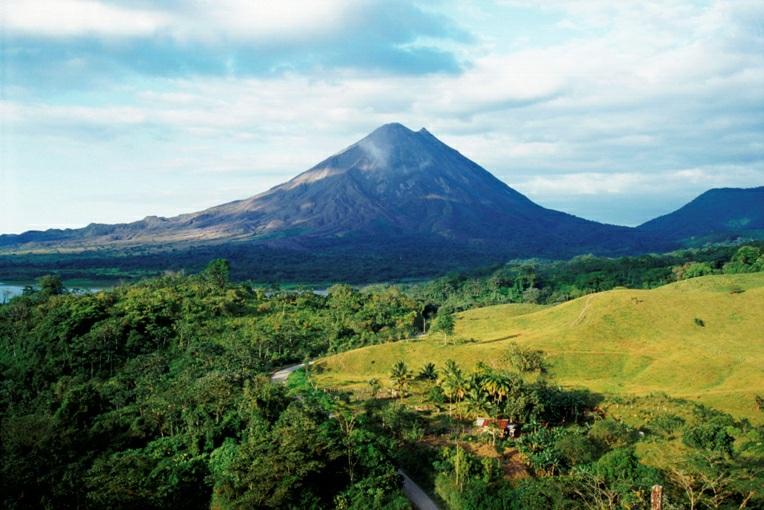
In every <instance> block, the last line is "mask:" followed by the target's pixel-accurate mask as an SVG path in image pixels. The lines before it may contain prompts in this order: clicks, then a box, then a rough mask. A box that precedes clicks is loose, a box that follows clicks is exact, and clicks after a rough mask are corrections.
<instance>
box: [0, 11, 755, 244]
mask: <svg viewBox="0 0 764 510" xmlns="http://www.w3.org/2000/svg"><path fill="white" fill-rule="evenodd" d="M0 28H1V29H2V30H1V31H0V233H18V232H22V231H26V230H30V229H35V230H37V229H45V228H53V227H55V228H73V227H81V226H85V225H87V224H89V223H91V222H96V223H116V222H127V221H134V220H138V219H141V218H143V217H145V216H148V215H159V216H173V215H176V214H180V213H183V212H192V211H196V210H200V209H203V208H206V207H209V206H213V205H217V204H220V203H223V202H227V201H231V200H235V199H240V198H245V197H248V196H251V195H254V194H256V193H259V192H261V191H265V190H266V189H268V188H270V187H272V186H274V185H276V184H278V183H280V182H283V181H285V180H287V179H289V178H291V177H293V176H294V175H296V174H298V173H299V172H301V171H303V170H306V169H308V168H309V167H311V166H313V165H314V164H316V163H318V162H319V161H321V160H323V159H324V158H326V157H328V156H330V155H331V154H334V153H336V152H338V151H339V150H341V149H342V148H344V147H346V146H348V145H350V144H352V143H354V142H355V141H357V140H358V139H360V138H361V137H363V136H364V135H366V134H367V133H369V132H370V131H372V130H373V129H374V128H376V127H378V126H379V125H381V124H384V123H387V122H401V123H403V124H405V125H407V126H408V127H410V128H412V129H415V130H418V129H420V128H421V127H426V128H427V129H428V130H429V131H431V132H432V133H433V134H434V135H435V136H437V137H438V138H440V139H441V140H442V141H444V142H445V143H447V144H449V145H451V146H452V147H454V148H455V149H457V150H459V151H460V152H462V153H463V154H464V155H466V156H467V157H469V158H471V159H473V160H474V161H476V162H477V163H479V164H480V165H482V166H483V167H485V168H486V169H487V170H489V171H490V172H492V173H493V174H494V175H496V176H497V177H499V178H500V179H502V180H503V181H504V182H506V183H507V184H509V185H510V186H512V187H513V188H515V189H517V190H518V191H520V192H521V193H524V194H526V195H528V196H529V197H530V198H531V199H533V200H535V201H537V202H538V203H540V204H541V205H543V206H545V207H550V208H555V209H560V210H563V211H566V212H570V213H573V214H576V215H578V216H582V217H585V218H589V219H594V220H598V221H603V222H607V223H616V224H623V225H637V224H640V223H642V222H644V221H646V220H648V219H650V218H652V217H655V216H657V215H660V214H665V213H668V212H670V211H672V210H674V209H676V208H678V207H680V206H681V205H683V204H684V203H686V202H687V201H689V200H691V199H692V198H694V197H695V196H697V195H698V194H700V193H702V192H703V191H705V190H707V189H710V188H714V187H751V186H757V185H764V2H761V0H751V1H746V0H740V1H735V0H724V1H690V0H677V1H672V0H662V1H653V0H640V1H636V0H634V1H631V0H624V1H619V2H612V1H610V0H568V1H562V0H544V1H543V2H541V1H539V2H531V1H526V0H482V1H473V2H464V1H459V0H422V1H417V2H411V1H402V0H313V1H308V0H279V2H269V1H265V0H214V1H213V0H188V1H181V0H157V1H153V2H149V1H145V0H129V1H128V0H109V1H107V0H14V1H13V2H0Z"/></svg>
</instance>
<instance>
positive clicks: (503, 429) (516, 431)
mask: <svg viewBox="0 0 764 510" xmlns="http://www.w3.org/2000/svg"><path fill="white" fill-rule="evenodd" d="M475 426H476V427H480V428H481V429H482V430H483V432H491V433H494V431H497V430H498V431H499V433H500V437H501V438H502V439H504V438H507V437H510V438H516V437H517V436H519V435H520V424H519V423H513V422H511V421H510V420H508V419H506V418H478V419H476V420H475Z"/></svg>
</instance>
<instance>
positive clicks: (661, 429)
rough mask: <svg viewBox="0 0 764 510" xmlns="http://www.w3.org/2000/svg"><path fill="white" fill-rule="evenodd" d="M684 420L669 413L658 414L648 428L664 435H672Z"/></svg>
mask: <svg viewBox="0 0 764 510" xmlns="http://www.w3.org/2000/svg"><path fill="white" fill-rule="evenodd" d="M683 425H684V419H683V418H682V417H680V416H677V415H675V414H671V413H663V414H659V415H658V416H656V417H655V418H653V419H652V420H651V421H650V428H651V429H652V430H653V431H655V432H657V433H659V434H664V435H672V434H674V433H675V432H676V431H678V430H679V429H681V428H682V426H683Z"/></svg>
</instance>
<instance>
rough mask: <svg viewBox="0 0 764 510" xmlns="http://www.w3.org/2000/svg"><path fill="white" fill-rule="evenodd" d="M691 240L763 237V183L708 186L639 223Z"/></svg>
mask: <svg viewBox="0 0 764 510" xmlns="http://www.w3.org/2000/svg"><path fill="white" fill-rule="evenodd" d="M639 230H642V231H645V232H652V233H654V234H657V235H661V236H664V237H669V238H672V239H679V240H683V241H685V242H688V243H695V244H697V243H699V242H708V241H714V240H719V239H722V240H723V239H728V238H730V237H734V236H739V237H749V238H760V237H761V236H762V233H763V232H764V186H759V187H758V188H748V189H740V188H720V189H712V190H708V191H706V192H705V193H703V194H702V195H700V196H698V197H697V198H696V199H694V200H693V201H692V202H690V203H688V204H687V205H685V206H683V207H681V208H680V209H678V210H676V211H674V212H672V213H670V214H667V215H665V216H661V217H659V218H655V219H653V220H650V221H648V222H647V223H644V224H642V225H640V226H639Z"/></svg>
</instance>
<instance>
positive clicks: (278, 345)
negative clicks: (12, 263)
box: [0, 246, 764, 509]
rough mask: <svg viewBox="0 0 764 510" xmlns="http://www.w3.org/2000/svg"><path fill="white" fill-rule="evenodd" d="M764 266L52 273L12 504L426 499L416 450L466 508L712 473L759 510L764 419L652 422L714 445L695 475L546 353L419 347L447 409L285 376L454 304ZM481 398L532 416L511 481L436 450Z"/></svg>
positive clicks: (441, 487)
mask: <svg viewBox="0 0 764 510" xmlns="http://www.w3.org/2000/svg"><path fill="white" fill-rule="evenodd" d="M763 261H764V259H763V258H762V255H761V250H760V248H759V247H758V246H748V247H742V248H738V247H723V248H717V249H712V250H703V251H693V252H683V253H681V254H671V255H666V256H661V257H647V258H625V259H598V258H592V257H587V258H578V259H574V260H572V261H569V262H560V263H544V264H536V265H527V264H522V265H516V264H510V265H507V266H503V267H501V268H499V269H496V270H494V271H490V272H486V273H485V274H479V275H462V276H457V277H448V278H443V279H440V280H436V281H433V282H430V283H427V284H422V285H418V286H415V287H412V288H408V287H407V288H403V287H395V286H375V287H369V288H366V289H363V290H357V289H354V288H352V287H350V286H347V285H335V286H333V287H331V288H330V289H329V291H328V294H327V295H326V296H322V295H317V294H314V293H313V292H309V291H282V290H279V289H278V288H275V287H270V288H263V287H260V288H258V287H253V286H252V285H249V284H243V283H232V282H231V281H230V267H229V265H228V263H227V262H225V261H223V260H216V261H213V262H212V263H210V264H209V265H208V266H207V268H206V269H205V270H204V271H203V272H201V273H199V274H198V275H191V276H188V275H183V274H167V275H164V276H162V277H158V278H155V279H151V280H146V281H144V282H140V283H135V284H130V285H121V286H118V287H115V288H113V289H110V290H107V291H100V292H96V293H85V294H82V293H70V292H67V290H66V289H65V288H64V286H63V285H62V283H61V279H60V277H58V276H48V277H44V278H42V279H41V280H40V282H39V285H38V286H36V287H35V288H29V289H28V290H27V291H26V292H25V294H24V295H22V296H20V297H17V298H14V299H12V300H11V301H10V302H9V303H7V304H4V305H0V371H1V372H2V383H1V386H0V415H1V416H2V421H1V423H0V454H1V455H2V461H1V462H0V470H1V472H0V491H1V492H2V496H1V497H2V504H3V506H4V507H6V508H168V507H172V508H175V507H184V508H207V507H210V506H212V507H214V508H364V509H370V508H406V507H407V505H408V503H407V501H406V500H405V498H404V497H403V495H402V493H401V491H400V483H401V482H400V478H399V476H398V475H397V473H396V469H397V468H398V467H400V466H403V467H405V468H406V469H407V470H409V471H410V472H411V473H413V474H414V475H415V476H417V477H418V479H420V480H424V481H428V480H429V482H428V483H429V484H430V486H431V487H433V488H434V490H435V491H436V492H437V494H438V495H439V496H440V497H441V499H442V500H443V502H444V503H445V504H447V505H448V507H449V508H454V509H456V508H464V509H467V508H579V507H580V505H581V504H583V502H587V504H589V503H590V502H591V501H590V500H589V499H587V498H588V497H589V496H585V495H586V494H589V493H590V491H595V492H592V494H599V495H600V496H601V497H602V498H605V499H608V498H610V501H611V502H615V503H614V504H616V506H612V505H611V506H610V507H612V508H616V507H624V505H625V506H628V507H633V508H638V507H639V508H641V507H642V506H644V505H643V504H642V503H644V501H645V500H644V494H645V493H644V491H645V490H646V487H648V486H649V485H650V484H652V483H654V482H656V481H659V482H661V483H663V484H665V485H666V487H668V488H669V489H670V490H671V491H674V493H676V494H680V493H682V494H684V492H686V491H687V490H690V489H692V490H695V491H696V492H697V491H699V494H700V495H701V496H702V497H703V498H706V499H705V500H703V501H710V500H708V497H709V496H708V494H709V491H711V490H712V489H711V488H709V487H712V488H713V490H717V489H718V490H720V491H721V490H722V489H723V491H725V492H724V495H725V496H724V498H722V497H721V496H719V498H720V499H719V501H720V502H721V503H719V505H718V507H719V508H727V507H728V506H729V505H732V504H733V503H734V504H735V505H741V504H742V503H743V502H745V503H746V504H747V505H748V506H747V507H748V508H756V507H757V506H756V505H759V507H760V505H762V504H763V503H762V501H761V494H760V493H758V492H756V491H755V490H754V489H750V487H751V486H755V484H756V483H758V482H760V481H761V476H760V475H761V467H762V462H763V460H762V459H763V458H764V450H762V444H764V439H762V438H763V437H764V436H763V432H762V429H761V428H756V427H752V426H751V425H750V424H748V423H746V422H736V421H735V420H733V419H732V418H730V417H729V416H726V415H723V414H721V413H716V412H712V411H709V410H706V409H703V408H701V407H695V408H693V409H694V410H693V411H692V413H694V414H693V415H692V416H693V417H694V418H692V419H690V418H686V419H685V418H680V420H681V421H677V420H676V419H674V418H673V417H671V416H667V417H665V419H664V421H665V423H661V424H658V425H651V426H654V427H662V428H661V430H663V431H664V432H661V433H662V434H663V433H665V434H667V435H670V434H674V435H677V437H681V438H683V439H682V440H683V441H684V443H685V444H686V445H689V447H690V448H691V449H693V451H694V450H697V452H698V456H697V459H696V460H695V461H693V462H694V463H693V464H692V465H691V467H688V470H687V471H682V472H681V473H679V474H676V473H672V472H664V471H661V470H660V469H657V468H654V467H649V466H646V465H644V464H641V463H640V462H639V460H638V459H637V457H635V455H634V448H635V444H637V443H638V442H639V431H638V430H637V429H636V428H633V427H632V428H628V427H627V426H626V425H625V424H624V423H621V422H618V421H617V420H616V421H613V420H611V421H607V422H601V421H599V417H600V415H599V414H598V406H599V405H601V404H600V403H599V402H600V400H601V398H600V397H598V396H596V395H591V394H589V393H587V392H580V391H567V390H564V389H562V388H559V387H557V386H555V385H554V382H553V381H548V380H546V379H545V378H544V377H543V374H542V372H543V371H544V370H543V361H541V360H540V358H539V359H536V360H535V361H533V356H532V354H529V353H523V352H517V353H515V358H512V359H509V358H508V359H509V360H510V363H509V365H511V366H514V367H516V370H514V371H512V370H509V369H508V371H507V372H494V371H490V370H488V369H483V370H481V371H479V372H477V373H474V374H462V373H461V370H460V369H459V367H458V366H455V365H450V366H446V367H437V368H436V367H429V368H427V367H423V368H422V371H421V373H419V372H417V373H414V372H412V371H411V369H409V368H408V367H406V366H405V360H402V363H401V366H399V367H398V373H397V375H396V374H393V378H394V379H396V380H399V381H400V383H399V384H400V386H399V387H398V388H393V389H394V390H396V396H397V397H399V396H401V395H404V394H405V393H406V391H407V387H408V385H409V384H412V383H413V381H414V380H415V378H414V376H415V375H417V374H419V377H418V378H416V380H417V381H419V382H417V384H423V385H429V386H427V392H428V393H427V394H428V399H429V402H430V403H432V404H433V405H435V406H442V412H439V413H436V414H435V415H432V416H429V417H423V416H422V415H421V413H417V412H415V411H414V410H412V409H411V408H410V407H408V406H407V405H405V404H402V403H401V402H400V400H401V399H400V398H390V397H384V398H374V397H373V398H371V399H369V400H366V401H364V402H358V401H351V400H350V399H349V395H346V394H343V393H341V392H337V391H329V390H322V389H319V388H317V387H316V386H315V384H312V382H311V378H310V371H308V373H301V374H297V375H296V376H295V377H294V378H293V379H292V380H291V384H290V385H289V387H285V386H283V385H277V384H274V383H272V382H271V381H270V374H271V372H272V371H273V370H274V369H276V368H278V367H280V366H284V365H287V364H290V363H294V362H300V361H303V360H306V359H309V358H315V357H318V356H321V355H325V354H328V353H333V352H341V351H344V350H348V349H352V348H356V347H360V346H364V345H369V344H373V343H379V342H389V341H396V340H401V339H404V338H411V337H413V336H415V335H416V334H418V333H420V332H421V331H423V330H424V329H425V325H426V324H429V320H428V319H429V318H430V317H432V316H433V315H436V314H437V310H438V309H439V308H440V309H441V310H445V312H446V313H444V312H442V311H441V313H439V314H437V315H436V324H437V325H438V327H440V328H444V327H445V328H447V327H448V324H449V323H450V321H449V320H448V319H447V317H448V316H449V313H448V312H451V311H453V310H457V309H463V308H467V307H471V306H477V305H480V304H484V303H491V302H505V301H534V302H550V301H555V300H562V299H567V298H570V297H574V296H575V294H577V293H585V292H591V291H594V290H603V288H607V287H612V286H615V285H631V286H638V287H643V286H654V285H658V284H660V283H661V282H663V281H665V280H667V279H678V278H686V277H691V276H693V275H699V274H704V273H705V272H707V271H710V272H714V271H728V272H736V271H754V270H759V269H761V268H762V262H763ZM437 317H439V319H438V318H437ZM451 324H452V322H451ZM518 356H519V357H518ZM518 360H521V361H522V360H525V361H523V362H522V363H520V362H518ZM533 371H535V372H538V373H537V374H535V375H534V377H533V378H531V379H528V378H527V377H526V375H527V374H525V372H533ZM518 374H519V375H518ZM378 385H379V383H378V382H377V386H378ZM377 389H378V390H379V388H377ZM375 393H376V392H375ZM380 397H382V395H380ZM470 406H471V407H470ZM468 407H469V408H470V409H472V410H473V411H474V412H483V413H487V414H491V415H496V416H498V415H499V414H501V415H511V416H512V418H513V419H515V420H517V421H518V422H519V423H523V424H525V426H526V433H525V434H524V435H523V437H521V438H520V439H518V440H517V445H516V447H517V448H518V449H519V450H520V451H522V452H523V453H524V455H525V457H526V458H527V459H528V462H529V463H530V474H531V475H532V476H530V477H528V478H525V479H523V480H522V481H518V482H509V481H507V480H506V479H505V477H503V476H501V474H500V473H499V472H497V470H496V465H494V464H491V462H492V461H486V460H485V458H484V457H481V456H479V455H477V454H475V453H474V452H472V451H470V450H469V449H465V448H464V447H463V446H461V445H460V443H459V441H456V442H455V443H454V442H451V441H449V442H448V444H447V445H443V446H442V447H439V448H432V445H430V446H428V447H423V445H422V441H421V440H422V438H423V435H424V434H425V433H428V434H435V435H438V434H439V435H441V436H443V437H451V438H453V437H456V438H463V437H465V436H464V434H463V431H464V429H465V427H466V426H467V425H468V422H465V421H464V415H466V414H467V413H466V412H464V413H463V411H464V410H465V409H466V408H468ZM611 422H612V423H611ZM601 423H606V424H604V425H603V424H601ZM624 427H627V428H624ZM611 429H612V430H611ZM460 430H461V431H462V432H458V431H460ZM501 441H503V440H499V442H498V443H497V442H496V440H495V438H494V439H493V440H492V445H493V446H496V445H497V444H498V445H499V446H502V444H503V443H502V442H501ZM512 444H513V445H514V443H512ZM704 459H705V460H704ZM757 470H758V471H757ZM717 475H718V476H720V477H721V479H722V481H723V483H722V482H719V483H717V484H716V485H709V483H710V482H708V480H706V478H708V477H711V478H713V479H714V480H716V478H714V477H717ZM722 475H724V476H722ZM682 476H684V477H685V478H681V477H682ZM704 477H705V478H704ZM682 480H685V482H686V483H687V484H689V485H688V487H689V489H688V488H686V487H685V488H684V489H683V488H682V483H684V482H682ZM687 480H689V481H687ZM704 483H705V484H706V485H703V484H704ZM693 484H694V485H693ZM698 484H700V485H698ZM720 484H721V485H720ZM699 486H702V487H701V488H698V487H699ZM703 487H705V488H703ZM682 491H684V492H682ZM600 496H598V497H600ZM699 497H700V496H699ZM640 498H641V499H640ZM757 498H758V499H757ZM722 503H723V504H722ZM592 504H593V505H594V506H592V507H593V508H600V507H603V506H602V505H600V506H597V505H599V503H597V504H594V503H592ZM724 505H727V506H724ZM604 507H605V508H607V507H608V506H604ZM735 508H737V506H735ZM741 508H742V506H741Z"/></svg>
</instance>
